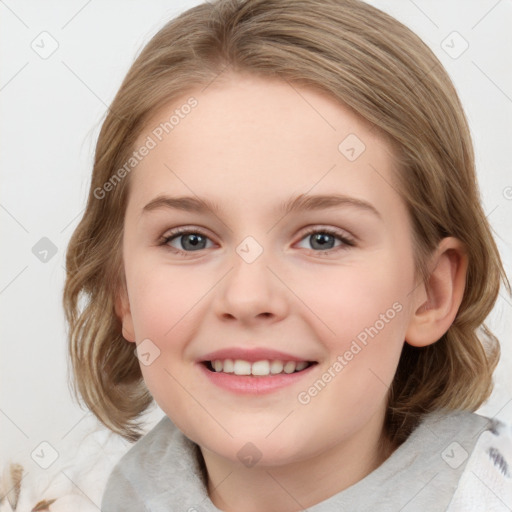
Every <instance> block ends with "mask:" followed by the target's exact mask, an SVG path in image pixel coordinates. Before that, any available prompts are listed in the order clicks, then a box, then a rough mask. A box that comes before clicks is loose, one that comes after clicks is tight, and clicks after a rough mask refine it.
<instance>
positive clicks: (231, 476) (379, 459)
mask: <svg viewBox="0 0 512 512" xmlns="http://www.w3.org/2000/svg"><path fill="white" fill-rule="evenodd" d="M375 420H376V418H375V417H374V418H372V420H371V421H370V422H369V423H368V424H367V425H365V427H364V428H363V429H361V430H360V431H358V432H357V433H356V434H355V435H354V436H352V437H351V438H350V439H346V440H343V441H342V442H340V443H338V444H337V445H335V446H331V447H326V449H325V450H324V451H322V452H321V453H319V454H317V455H315V456H314V457H310V458H308V459H306V460H298V461H296V462H293V463H290V464H286V465H282V466H279V465H272V466H270V465H267V466H261V467H260V466H259V465H256V466H254V467H251V468H246V467H244V466H243V465H240V464H237V463H235V462H233V461H231V460H227V459H225V458H223V457H219V456H218V455H217V454H215V453H214V452H211V451H209V450H207V449H204V448H202V449H201V452H202V454H203V457H204V460H205V465H206V469H207V473H208V494H209V496H210V499H211V500H212V502H213V503H214V505H215V506H216V507H217V508H219V509H220V510H223V511H225V512H235V511H236V512H257V511H261V510H275V511H279V512H296V511H299V510H304V509H305V508H307V507H311V506H313V505H316V504H318V503H321V502H322V501H324V500H326V499H328V498H330V497H331V496H334V495H335V494H337V493H339V492H341V491H343V490H344V489H347V488H348V487H350V486H352V485H353V484H355V483H357V482H358V481H360V480H362V479H363V478H364V477H366V476H367V475H368V474H369V473H371V472H372V471H373V470H375V469H376V468H377V467H379V466H380V465H381V464H382V463H383V462H384V461H385V460H386V459H387V458H388V457H389V456H390V455H391V453H392V452H393V451H394V449H395V448H396V447H395V446H393V445H392V443H391V442H390V441H388V440H387V438H386V437H385V436H384V434H383V418H378V419H377V421H375Z"/></svg>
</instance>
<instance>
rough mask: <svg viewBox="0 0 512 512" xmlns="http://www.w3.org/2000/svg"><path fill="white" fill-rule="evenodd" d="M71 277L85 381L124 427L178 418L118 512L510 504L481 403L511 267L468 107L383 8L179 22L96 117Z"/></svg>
mask: <svg viewBox="0 0 512 512" xmlns="http://www.w3.org/2000/svg"><path fill="white" fill-rule="evenodd" d="M67 273H68V274H67V282H66V287H65V293H64V304H65V308H66V314H67V318H68V321H69V324H70V349H71V357H72V362H73V368H74V374H75V381H76V389H77V392H78V393H79V394H80V395H81V396H82V397H83V399H84V400H85V402H86V404H87V405H88V407H89V408H90V409H91V410H92V411H93V412H94V414H96V416H97V417H98V418H99V419H100V420H101V421H102V422H103V423H104V424H105V425H107V426H108V427H109V428H110V429H112V430H113V431H114V432H117V433H119V434H121V435H123V436H124V437H125V438H127V439H130V440H136V439H138V438H139V437H140V428H139V424H138V421H137V420H138V418H140V415H141V414H142V413H143V411H145V410H146V409H147V408H148V406H149V405H150V403H151V402H152V400H153V399H154V400H155V401H156V402H157V403H158V405H159V406H160V407H161V409H162V410H163V411H164V412H165V414H166V417H165V418H164V419H162V421H161V422H160V423H159V424H158V425H157V426H156V427H155V428H154V429H153V430H152V431H151V432H150V433H148V434H147V435H146V436H144V437H143V438H141V439H140V440H139V441H138V442H137V443H136V444H135V445H134V447H133V448H132V449H131V450H130V451H129V452H128V453H127V454H126V455H125V456H124V457H123V459H122V460H121V462H120V463H119V464H118V465H117V467H116V468H115V469H114V471H113V473H112V475H111V477H110V479H109V482H108V485H107V489H106V491H105V494H104V498H103V504H102V510H104V511H106V512H113V511H140V510H152V511H164V510H165V511H168V510H182V511H187V510H189V511H200V510H209V511H212V510H224V511H237V512H240V511H241V512H245V511H247V512H252V511H262V510H265V511H267V510H276V511H282V512H288V511H290V512H291V511H297V510H303V509H306V508H307V509H308V510H314V511H317V512H324V511H325V512H326V511H331V510H390V511H391V510H392V511H396V510H446V509H447V508H449V509H450V510H467V509H469V506H471V504H477V505H478V506H479V507H480V509H481V507H482V506H484V505H483V504H485V507H487V508H488V509H491V508H492V507H495V508H493V510H494V509H496V510H498V509H499V508H498V507H500V506H501V507H509V508H510V507H512V496H511V469H510V464H511V461H510V449H511V448H510V437H507V436H509V434H508V433H507V432H508V430H507V429H506V427H505V426H504V425H502V424H500V423H498V422H496V421H494V420H491V419H488V418H485V417H482V416H479V415H477V414H475V413H473V412H471V411H474V410H476V409H477V408H478V407H479V406H480V405H481V404H482V403H483V402H484V401H485V400H486V398H487V397H488V396H489V394H490V392H491V387H492V372H493V369H494V367H495V365H496V362H497V359H498V355H499V348H498V342H497V340H496V338H495V337H494V336H493V335H492V333H491V332H490V331H489V330H488V329H486V328H485V326H484V324H483V322H484V319H485V318H486V316H487V315H488V313H489V312H490V311H491V309H492V307H493V305H494V303H495V300H496V297H497V294H498V291H499V286H500V280H503V281H504V283H505V285H506V286H507V287H508V283H507V280H506V277H505V273H504V270H503V266H502V263H501V261H500V257H499V254H498V252H497V249H496V245H495V243H494V241H493V238H492V236H491V233H490V228H489V225H488V223H487V220H486V217H485V215H484V213H483V211H482V208H481V205H480V203H479V196H478V190H477V186H476V183H475V169H474V157H473V149H472V144H471V139H470V134H469V130H468V126H467V122H466V119H465V116H464V113H463V110H462V107H461V105H460V102H459V99H458V97H457V94H456V92H455V90H454V87H453V85H452V83H451V81H450V79H449V77H448V76H447V74H446V72H445V70H444V69H443V67H442V66H441V64H440V63H439V61H438V60H437V59H436V58H435V56H434V55H433V54H432V52H431V51H430V50H429V49H428V48H427V46H426V45H425V44H424V43H423V42H422V41H421V40H420V39H419V38H418V37H417V36H415V35H414V34H413V33H412V32H411V31H410V30H409V29H407V28H406V27H404V26H403V25H402V24H400V23H399V22H397V21H396V20H395V19H393V18H391V17H390V16H388V15H386V14H384V13H382V12H380V11H379V10H377V9H375V8H373V7H370V6H369V5H367V4H365V3H363V2H360V1H358V0H324V1H321V2H319V1H314V0H294V1H292V0H279V1H277V0H248V1H247V0H246V1H244V0H218V1H216V2H213V3H205V4H202V5H199V6H197V7H194V8H192V9H190V10H189V11H187V12H185V13H184V14H182V15H180V16H179V17H178V18H176V19H174V20H172V21H171V22H170V23H168V24H167V25H166V26H165V27H164V28H163V29H162V30H161V31H160V32H159V33H158V34H157V35H156V36H155V37H154V38H153V39H152V40H151V41H150V43H149V44H148V45H147V46H146V47H145V49H144V50H143V51H142V53H141V54H140V56H139V57H138V59H137V60H136V62H135V63H134V65H133V66H132V68H131V69H130V71H129V73H128V75H127V77H126V78H125V81H124V82H123V84H122V86H121V89H120V90H119V92H118V94H117V96H116V98H115V100H114V102H113V104H112V106H111V109H110V111H109V114H108V116H107V118H106V120H105V122H104V124H103V127H102V131H101V134H100V137H99V140H98V144H97V150H96V157H95V164H94V170H93V176H92V183H91V189H90V195H89V200H88V204H87V208H86V211H85V213H84V216H83V219H82V220H81V222H80V224H79V226H78V227H77V229H76V231H75V233H74V235H73V237H72V240H71V242H70V245H69V249H68V254H67ZM507 289H509V287H508V288H507ZM478 334H480V335H481V336H480V338H479V337H478V336H477V335H478ZM482 342H485V347H486V350H484V345H483V343H482ZM507 443H508V444H507ZM475 493H476V494H475ZM468 504H470V505H468ZM504 510H506V509H504Z"/></svg>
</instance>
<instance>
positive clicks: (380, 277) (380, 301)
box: [297, 258, 412, 351]
mask: <svg viewBox="0 0 512 512" xmlns="http://www.w3.org/2000/svg"><path fill="white" fill-rule="evenodd" d="M409 281H410V282H409ZM312 283H314V285H312ZM411 283H412V272H411V270H410V269H407V268H404V267H403V265H402V266H401V265H399V264H398V263H397V262H396V261H395V262H392V261H386V260H385V258H381V259H379V260H378V261H373V262H368V264H365V265H357V266H356V265H354V266H345V267H340V268H338V269H334V268H333V267H330V268H328V269H326V271H325V272H319V271H318V269H315V270H314V271H312V272H311V275H309V276H308V275H307V273H303V274H302V278H301V280H300V281H299V282H297V289H298V295H299V296H300V297H301V299H302V300H303V302H304V304H305V305H306V306H307V307H308V308H309V309H310V310H311V311H312V312H313V313H315V315H316V316H317V319H316V321H315V323H316V324H317V325H319V329H321V331H322V332H323V333H325V335H324V340H325V342H326V344H328V345H329V346H330V348H331V349H332V350H336V351H340V350H345V349H346V348H347V344H348V345H350V342H351V341H352V340H353V339H357V337H358V336H359V338H360V339H361V340H362V341H363V342H364V338H365V334H366V336H367V337H368V334H367V333H368V330H371V332H372V333H373V334H375V328H376V329H377V331H378V332H379V334H382V337H383V338H388V337H389V338H396V337H398V338H400V337H402V335H403V333H404V332H405V315H404V314H400V313H401V312H402V311H404V310H405V302H406V300H407V294H408V293H409V291H410V289H411ZM332 350H331V351H332Z"/></svg>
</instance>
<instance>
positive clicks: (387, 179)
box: [130, 74, 399, 207]
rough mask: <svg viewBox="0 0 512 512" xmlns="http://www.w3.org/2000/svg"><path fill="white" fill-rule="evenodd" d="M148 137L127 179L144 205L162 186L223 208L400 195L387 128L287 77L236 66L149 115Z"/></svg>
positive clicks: (391, 198) (142, 139)
mask: <svg viewBox="0 0 512 512" xmlns="http://www.w3.org/2000/svg"><path fill="white" fill-rule="evenodd" d="M191 98H193V101H191ZM190 104H194V107H193V108H190V107H187V105H190ZM148 138H150V139H151V140H152V141H153V144H154V147H153V148H152V149H151V151H149V152H148V154H147V155H146V156H145V157H144V158H143V159H142V160H141V161H140V162H139V163H138V165H137V167H136V169H135V171H134V172H133V173H132V176H131V178H130V179H131V180H133V186H132V187H131V190H132V193H131V195H133V196H134V197H133V201H136V202H137V203H140V204H142V202H144V201H146V202H147V201H149V200H151V199H152V198H153V197H154V196H155V195H157V194H161V193H162V192H175V193H176V194H184V193H186V194H187V195H191V194H194V195H197V196H201V197H208V198H210V199H211V200H212V201H215V202H219V203H224V204H225V205H226V207H228V206H229V205H231V206H235V205H236V204H238V205H240V206H241V205H246V206H250V205H252V206H253V207H256V206H258V205H262V204H263V203H266V202H268V205H267V206H270V203H271V202H272V201H274V200H277V199H280V200H284V199H285V198H287V197H289V196H290V195H291V194H292V193H295V194H299V193H307V192H308V191H311V192H312V193H313V192H314V193H318V194H320V193H322V194H325V193H332V192H337V193H345V194H352V195H355V196H356V197H357V196H359V197H360V198H361V199H363V198H364V199H366V200H369V201H374V202H375V201H376V202H377V203H379V202H380V203H382V202H383V201H384V202H385V201H386V200H387V201H397V200H399V197H398V195H397V193H396V190H395V188H394V186H393V185H392V182H393V174H394V170H393V165H394V159H393V153H392V148H391V147H390V145H389V144H388V143H387V142H386V141H385V140H384V139H383V138H382V136H381V135H380V134H379V133H378V132H377V131H376V130H373V129H372V127H371V126H370V124H369V123H368V122H366V121H365V120H364V119H361V118H360V117H358V116H356V115H355V114H354V113H353V112H352V111H351V110H350V109H349V108H348V107H346V106H345V105H343V104H342V103H340V102H338V101H336V100H335V99H333V98H332V97H331V96H329V95H328V94H327V93H324V92H322V91H319V90H315V89H311V88H304V87H299V86H297V85H296V84H291V83H288V82H286V81H284V80H278V79H267V78H261V77H256V76H253V75H239V74H233V75H229V76H227V77H223V78H222V80H218V81H214V82H213V83H212V84H210V85H209V86H208V87H206V89H204V88H203V89H191V90H190V91H189V92H188V93H186V94H184V95H183V96H181V97H180V98H176V99H174V100H173V101H172V102H171V103H169V104H167V105H166V106H165V107H163V108H161V109H160V110H158V111H157V112H155V113H154V114H153V115H152V117H151V118H150V119H149V121H148V122H147V123H146V127H145V129H144V130H143V132H142V133H141V135H140V136H139V138H138V140H137V143H136V147H140V146H141V145H143V144H144V143H145V141H147V140H148ZM153 144H152V145H153ZM140 204H139V206H140Z"/></svg>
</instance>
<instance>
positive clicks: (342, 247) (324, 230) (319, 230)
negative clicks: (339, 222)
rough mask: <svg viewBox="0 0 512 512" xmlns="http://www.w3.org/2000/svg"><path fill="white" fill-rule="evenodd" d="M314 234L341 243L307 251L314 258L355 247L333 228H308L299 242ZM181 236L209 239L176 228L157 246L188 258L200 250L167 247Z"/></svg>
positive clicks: (187, 229) (351, 240)
mask: <svg viewBox="0 0 512 512" xmlns="http://www.w3.org/2000/svg"><path fill="white" fill-rule="evenodd" d="M316 233H323V234H326V235H330V236H333V237H334V238H337V239H338V240H339V241H341V242H342V245H340V246H338V247H333V248H331V249H326V250H324V251H321V250H314V249H309V251H311V252H312V253H314V254H315V255H316V256H318V255H320V256H329V255H331V254H333V253H335V252H338V251H344V250H345V251H346V250H347V249H348V248H350V247H354V246H355V245H356V244H355V240H354V239H353V238H352V237H350V236H348V235H347V234H345V233H342V232H340V231H338V230H336V229H333V228H318V227H315V228H309V229H308V230H307V231H306V232H305V233H303V234H302V237H301V238H300V240H299V241H302V240H304V239H305V238H307V237H308V236H311V235H314V234H316ZM183 235H201V236H203V237H205V238H209V237H208V235H207V234H206V233H204V232H203V231H201V230H200V229H197V228H194V229H190V228H176V229H174V230H172V231H171V232H170V233H169V234H168V235H167V236H164V237H162V239H161V242H160V243H159V245H161V246H166V247H167V248H169V249H170V250H171V251H172V252H173V253H175V254H178V255H180V256H184V257H188V256H190V255H191V254H192V253H194V252H199V251H200V250H198V251H183V250H182V249H177V248H176V247H171V246H170V245H168V244H169V242H170V241H172V240H174V239H175V238H178V237H179V236H183Z"/></svg>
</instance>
